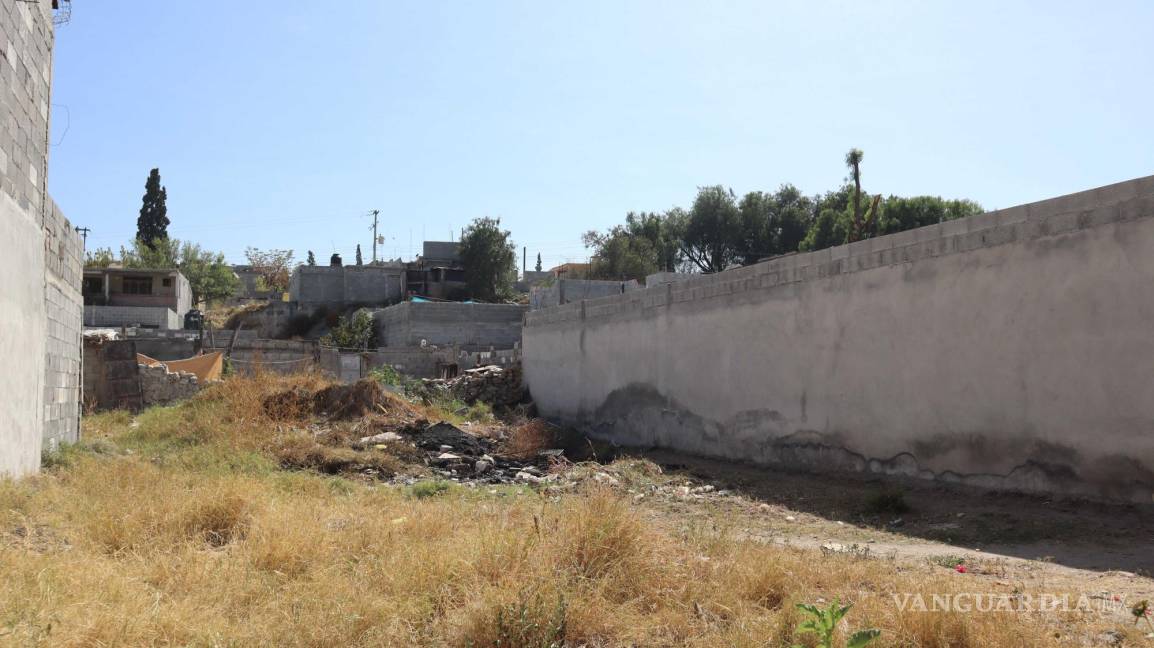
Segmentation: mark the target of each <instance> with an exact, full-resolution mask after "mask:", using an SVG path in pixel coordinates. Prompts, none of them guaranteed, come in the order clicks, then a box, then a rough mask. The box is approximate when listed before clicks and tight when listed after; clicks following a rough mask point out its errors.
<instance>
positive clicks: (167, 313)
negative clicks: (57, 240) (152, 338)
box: [82, 268, 192, 329]
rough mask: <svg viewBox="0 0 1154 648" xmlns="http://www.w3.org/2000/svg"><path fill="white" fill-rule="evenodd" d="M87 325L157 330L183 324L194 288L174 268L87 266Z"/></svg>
mask: <svg viewBox="0 0 1154 648" xmlns="http://www.w3.org/2000/svg"><path fill="white" fill-rule="evenodd" d="M82 292H83V296H84V325H85V326H88V327H116V326H134V327H142V328H157V329H179V328H183V327H184V315H185V313H187V312H188V311H190V310H192V288H191V286H190V285H189V283H188V279H187V278H185V276H184V275H182V274H181V273H180V271H179V270H175V269H164V268H86V269H85V270H84V284H83V290H82Z"/></svg>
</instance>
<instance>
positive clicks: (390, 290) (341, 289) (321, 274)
mask: <svg viewBox="0 0 1154 648" xmlns="http://www.w3.org/2000/svg"><path fill="white" fill-rule="evenodd" d="M404 286H405V269H404V267H403V266H402V265H401V264H399V263H392V264H384V265H367V266H339V267H332V266H299V267H297V269H296V270H294V271H293V274H292V277H291V278H290V280H289V299H291V300H292V301H293V302H296V303H297V304H299V305H300V307H301V308H302V309H304V310H310V309H313V308H317V307H320V306H327V307H335V308H341V307H344V306H354V305H365V306H370V305H371V306H381V305H385V304H394V303H396V302H398V301H400V300H401V298H402V297H403V296H404V291H405V288H404Z"/></svg>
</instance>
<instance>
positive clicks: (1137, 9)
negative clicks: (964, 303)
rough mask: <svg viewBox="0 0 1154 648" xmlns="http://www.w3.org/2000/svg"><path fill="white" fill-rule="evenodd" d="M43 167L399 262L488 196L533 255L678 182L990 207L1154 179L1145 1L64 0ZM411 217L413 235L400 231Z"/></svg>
mask: <svg viewBox="0 0 1154 648" xmlns="http://www.w3.org/2000/svg"><path fill="white" fill-rule="evenodd" d="M73 6H74V9H73V14H72V22H71V24H69V25H67V26H64V27H61V28H60V29H59V30H58V32H57V47H56V57H55V79H54V88H53V120H54V123H53V144H54V146H53V147H52V149H51V156H52V157H51V171H50V176H49V184H50V191H51V193H52V194H53V195H54V196H55V198H56V199H57V202H59V203H60V205H61V207H62V208H63V209H64V211H65V213H66V214H67V215H68V217H69V218H70V219H71V220H72V221H73V222H74V223H75V224H77V225H82V226H87V227H90V228H92V234H91V235H90V237H89V248H92V247H96V246H111V247H113V248H116V247H118V246H119V245H120V244H122V243H124V242H125V241H127V240H128V239H130V238H131V237H132V236H133V235H134V233H135V230H136V217H137V212H138V210H139V209H140V199H141V195H142V194H143V191H144V181H145V178H146V176H147V174H148V170H149V169H150V168H152V167H160V170H161V174H162V177H163V180H164V183H165V185H166V186H167V188H168V215H169V218H171V219H172V225H171V226H170V228H169V234H170V235H171V236H175V237H178V238H181V239H191V240H195V241H197V242H199V243H201V244H202V245H204V246H206V247H208V248H210V249H214V250H219V251H222V252H224V253H225V254H226V255H227V257H228V258H229V259H230V260H232V261H234V262H243V259H244V249H245V247H246V246H248V245H252V246H257V247H262V248H292V249H293V250H295V251H296V253H297V256H298V258H300V259H303V258H304V255H305V251H306V250H309V249H311V250H313V251H314V252H315V253H316V255H317V258H318V260H319V261H321V262H325V261H326V260H327V258H328V255H329V254H331V253H332V252H333V251H337V252H340V253H341V254H342V255H344V257H345V259H346V260H351V259H352V257H353V249H354V247H355V245H356V244H357V243H361V245H362V248H363V249H364V254H365V259H366V260H368V258H369V256H370V252H369V249H370V244H371V234H370V233H369V232H368V230H367V227H368V226H369V224H370V222H371V219H370V218H368V217H366V216H365V214H366V213H367V212H368V211H369V210H371V209H379V210H381V223H382V232H383V234H384V236H385V237H386V239H387V240H386V243H385V245H384V246H383V249H382V251H381V255H382V256H387V257H390V258H392V257H397V256H402V257H405V258H409V257H410V255H411V254H412V253H414V252H419V249H420V241H421V240H422V237H424V238H427V239H430V240H445V239H448V238H449V236H450V232H452V234H453V236H454V237H455V236H457V235H458V234H459V231H460V228H461V227H463V226H464V225H466V224H467V223H468V222H469V221H471V220H472V219H473V218H475V217H478V216H486V215H488V216H499V217H500V218H501V222H502V224H503V225H505V226H506V227H507V228H508V229H510V230H511V231H512V232H513V238H514V241H515V242H516V244H517V246H518V253H520V247H521V246H522V245H524V246H527V247H528V248H529V257H530V262H529V265H530V267H531V266H532V265H533V261H534V258H535V255H536V253H537V252H538V251H539V252H541V254H542V256H543V259H544V262H545V265H546V267H549V266H550V265H553V264H555V263H559V262H563V261H566V260H573V261H577V260H583V259H584V258H585V256H586V251H585V249H584V247H583V246H582V244H581V237H580V235H581V233H582V232H584V231H586V230H589V229H603V228H605V227H608V226H610V225H612V224H615V223H617V222H620V221H621V220H622V218H623V217H624V215H625V213H626V212H628V211H630V210H664V209H667V208H669V207H671V206H674V205H683V206H687V205H688V204H689V203H690V202H691V201H692V199H693V196H694V193H695V191H696V187H697V186H699V185H706V184H719V183H720V184H725V185H728V186H731V187H733V189H734V190H735V191H737V192H738V193H743V192H746V191H750V190H755V189H767V190H772V189H775V188H776V187H777V186H778V185H780V184H781V183H784V182H791V183H793V184H795V185H797V186H798V187H799V188H800V189H802V191H804V192H806V193H815V192H819V191H825V190H827V189H832V188H835V187H836V186H838V185H839V184H840V182H841V180H842V178H843V177H844V176H845V170H844V167H843V162H842V160H843V157H844V154H845V151H846V150H847V149H849V148H850V147H854V146H856V147H858V148H861V149H863V150H864V151H865V162H864V165H863V174H864V178H865V184H866V189H867V190H869V191H872V192H882V193H886V194H890V193H894V194H901V195H914V194H934V195H941V196H944V197H947V198H955V197H957V198H971V199H974V200H976V201H978V202H980V203H981V204H982V205H984V206H985V207H987V208H989V209H992V208H998V207H1009V206H1011V205H1016V204H1020V203H1023V202H1029V201H1032V200H1037V199H1041V198H1047V197H1050V196H1054V195H1059V194H1064V193H1070V192H1073V191H1077V190H1081V189H1086V188H1090V187H1095V186H1099V185H1102V184H1108V183H1111V182H1117V181H1121V180H1126V179H1130V178H1133V177H1137V176H1142V175H1149V174H1152V173H1154V119H1152V116H1154V82H1152V79H1154V2H1150V1H1149V0H1133V1H1129V2H1127V1H1111V2H1101V3H1096V2H1085V1H1078V2H1072V1H1065V0H1058V1H1050V2H1014V1H1010V2H1006V1H1005V0H1003V1H1000V2H968V3H958V2H944V1H942V2H914V1H912V0H911V1H906V2H875V1H872V0H871V1H869V2H861V1H860V0H859V1H857V2H821V1H818V0H811V1H806V2H770V1H768V0H760V1H738V0H727V1H726V2H682V1H654V2H631V1H628V0H604V1H601V0H581V1H580V2H564V3H562V2H541V1H525V2H502V1H499V0H492V1H488V2H438V1H434V0H420V1H413V2H383V1H377V0H369V1H367V2H334V1H328V2H315V1H313V2H305V1H303V0H290V1H288V2H278V3H274V2H237V1H235V0H229V1H225V0H197V1H196V2H178V1H174V0H164V1H157V0H132V1H130V0H75V2H74V5H73ZM410 241H412V246H411V247H410Z"/></svg>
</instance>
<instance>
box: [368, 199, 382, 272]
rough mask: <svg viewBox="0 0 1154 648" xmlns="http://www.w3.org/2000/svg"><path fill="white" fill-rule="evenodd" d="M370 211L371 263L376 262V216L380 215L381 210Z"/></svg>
mask: <svg viewBox="0 0 1154 648" xmlns="http://www.w3.org/2000/svg"><path fill="white" fill-rule="evenodd" d="M370 213H372V215H373V227H372V230H373V263H376V262H377V216H379V215H380V213H381V210H379V209H374V210H373V211H372V212H370Z"/></svg>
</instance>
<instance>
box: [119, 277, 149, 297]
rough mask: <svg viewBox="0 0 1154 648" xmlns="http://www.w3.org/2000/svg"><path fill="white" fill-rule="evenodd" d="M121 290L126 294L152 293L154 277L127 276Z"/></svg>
mask: <svg viewBox="0 0 1154 648" xmlns="http://www.w3.org/2000/svg"><path fill="white" fill-rule="evenodd" d="M121 292H123V293H124V294H126V295H151V294H152V277H125V278H124V279H123V284H122V286H121Z"/></svg>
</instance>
